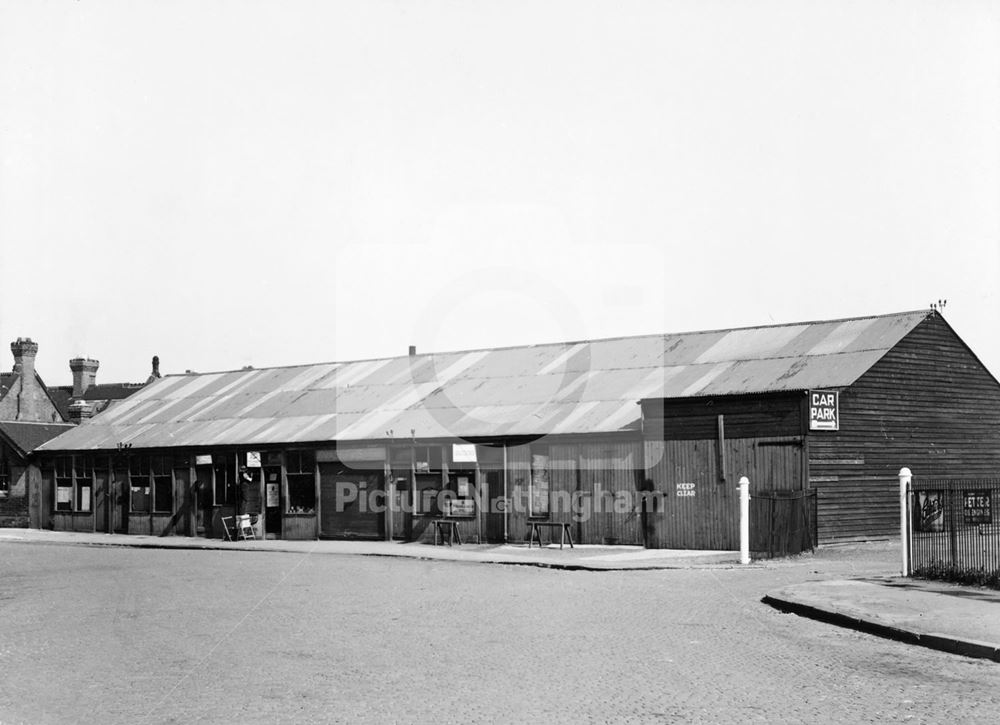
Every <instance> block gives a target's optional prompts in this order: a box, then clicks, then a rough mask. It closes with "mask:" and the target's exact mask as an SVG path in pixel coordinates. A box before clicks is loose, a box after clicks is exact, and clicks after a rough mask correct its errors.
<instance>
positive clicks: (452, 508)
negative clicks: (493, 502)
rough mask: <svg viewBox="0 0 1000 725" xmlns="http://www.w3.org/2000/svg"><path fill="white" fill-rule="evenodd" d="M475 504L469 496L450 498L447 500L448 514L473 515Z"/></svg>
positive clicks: (474, 513)
mask: <svg viewBox="0 0 1000 725" xmlns="http://www.w3.org/2000/svg"><path fill="white" fill-rule="evenodd" d="M475 515H476V504H475V501H473V500H472V499H471V498H468V499H454V498H453V499H450V500H449V501H448V516H475Z"/></svg>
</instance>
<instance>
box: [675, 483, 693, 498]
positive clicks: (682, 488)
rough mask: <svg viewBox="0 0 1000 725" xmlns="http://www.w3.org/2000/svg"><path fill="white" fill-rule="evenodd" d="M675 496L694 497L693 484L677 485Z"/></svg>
mask: <svg viewBox="0 0 1000 725" xmlns="http://www.w3.org/2000/svg"><path fill="white" fill-rule="evenodd" d="M677 495H678V496H694V484H693V483H678V484H677Z"/></svg>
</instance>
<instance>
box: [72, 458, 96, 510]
mask: <svg viewBox="0 0 1000 725" xmlns="http://www.w3.org/2000/svg"><path fill="white" fill-rule="evenodd" d="M73 474H74V476H73V477H74V484H75V486H76V491H75V494H74V496H73V503H74V505H73V510H74V511H90V503H91V501H93V498H92V496H91V494H92V493H93V490H94V459H92V458H91V457H90V456H77V457H76V458H75V464H74V466H73Z"/></svg>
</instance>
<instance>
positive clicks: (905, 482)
mask: <svg viewBox="0 0 1000 725" xmlns="http://www.w3.org/2000/svg"><path fill="white" fill-rule="evenodd" d="M912 478H913V474H911V473H910V469H909V468H906V467H905V466H904V467H903V468H900V469H899V544H900V547H899V548H900V550H901V551H902V557H903V568H902V570H903V576H909V575H910V546H909V544H910V517H909V516H907V510H906V509H907V505H906V504H907V500H906V499H907V494H908V492H909V490H910V481H912Z"/></svg>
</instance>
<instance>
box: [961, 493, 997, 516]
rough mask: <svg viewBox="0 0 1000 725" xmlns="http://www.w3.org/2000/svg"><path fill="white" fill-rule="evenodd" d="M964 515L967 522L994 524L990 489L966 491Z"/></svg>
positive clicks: (963, 507)
mask: <svg viewBox="0 0 1000 725" xmlns="http://www.w3.org/2000/svg"><path fill="white" fill-rule="evenodd" d="M964 494H965V496H964V500H963V506H962V515H963V517H964V519H965V523H967V524H992V523H993V511H992V509H991V507H990V503H992V502H991V501H990V491H965V492H964Z"/></svg>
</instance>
